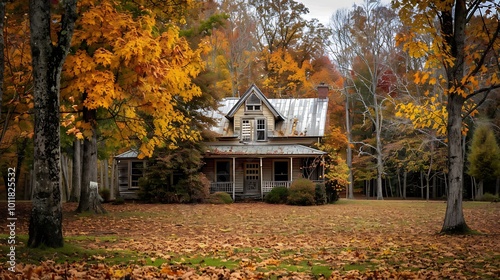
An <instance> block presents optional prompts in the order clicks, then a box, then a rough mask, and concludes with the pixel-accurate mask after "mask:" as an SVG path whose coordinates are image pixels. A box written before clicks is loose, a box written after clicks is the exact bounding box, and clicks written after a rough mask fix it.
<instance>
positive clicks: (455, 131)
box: [441, 94, 469, 233]
mask: <svg viewBox="0 0 500 280" xmlns="http://www.w3.org/2000/svg"><path fill="white" fill-rule="evenodd" d="M463 103H464V99H463V97H461V96H459V95H456V94H452V95H449V96H448V104H447V106H446V107H447V110H448V199H447V205H446V214H445V218H444V224H443V228H442V229H441V232H443V233H465V232H467V231H468V230H469V227H468V226H467V224H466V223H465V218H464V214H463V208H462V196H463V169H464V166H463V165H464V162H463V156H462V116H461V113H462V105H463Z"/></svg>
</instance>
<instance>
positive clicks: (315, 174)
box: [202, 145, 325, 199]
mask: <svg viewBox="0 0 500 280" xmlns="http://www.w3.org/2000/svg"><path fill="white" fill-rule="evenodd" d="M324 155H325V152H322V151H319V150H316V149H313V148H310V147H306V146H303V145H252V146H250V145H217V146H209V149H208V151H207V153H206V155H205V165H204V166H203V168H202V172H203V173H204V174H205V175H206V176H207V178H208V179H209V180H210V191H211V192H227V193H229V194H231V195H232V197H233V199H236V198H263V197H264V196H265V195H266V194H267V193H268V192H270V191H271V190H272V189H273V188H275V187H287V188H288V187H290V185H291V184H292V182H293V181H294V180H296V179H298V178H308V179H310V180H312V181H317V182H322V181H323V178H324V165H323V164H322V162H323V158H324Z"/></svg>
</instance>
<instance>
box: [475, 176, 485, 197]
mask: <svg viewBox="0 0 500 280" xmlns="http://www.w3.org/2000/svg"><path fill="white" fill-rule="evenodd" d="M483 183H484V180H479V183H478V184H477V191H476V200H481V199H483V195H484V188H483V185H484V184H483Z"/></svg>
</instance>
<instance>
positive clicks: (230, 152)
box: [205, 145, 326, 157]
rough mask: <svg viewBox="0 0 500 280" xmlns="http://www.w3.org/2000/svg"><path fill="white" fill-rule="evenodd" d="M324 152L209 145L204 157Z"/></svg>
mask: <svg viewBox="0 0 500 280" xmlns="http://www.w3.org/2000/svg"><path fill="white" fill-rule="evenodd" d="M325 154H326V152H323V151H320V150H317V149H314V148H310V147H307V146H303V145H209V146H208V149H207V152H206V154H205V156H206V157H220V156H235V157H237V156H239V157H242V156H244V157H248V156H254V157H259V156H263V157H270V156H295V157H306V156H321V155H325Z"/></svg>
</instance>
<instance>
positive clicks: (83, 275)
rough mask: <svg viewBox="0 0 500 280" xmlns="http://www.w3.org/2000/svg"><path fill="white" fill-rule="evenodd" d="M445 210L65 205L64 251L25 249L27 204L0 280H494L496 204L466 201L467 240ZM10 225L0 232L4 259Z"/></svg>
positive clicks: (359, 205)
mask: <svg viewBox="0 0 500 280" xmlns="http://www.w3.org/2000/svg"><path fill="white" fill-rule="evenodd" d="M445 206H446V204H445V202H442V201H439V202H437V201H432V202H425V201H388V200H386V201H374V200H354V201H348V200H340V201H339V202H337V203H336V204H332V205H324V206H312V207H297V206H288V205H270V204H265V203H235V204H230V205H210V204H197V205H178V204H174V205H172V204H167V205H165V204H137V203H127V204H125V205H110V204H105V208H106V209H107V210H108V212H109V213H108V214H106V215H101V216H98V215H89V214H75V213H74V212H73V211H74V209H76V204H70V203H66V204H64V236H65V247H64V248H61V249H28V248H26V247H25V246H24V244H23V243H26V241H27V233H28V220H29V210H30V204H29V203H26V202H24V203H23V202H17V205H16V213H17V218H18V220H17V228H16V239H17V245H16V261H17V262H18V264H17V266H16V274H13V273H11V272H9V271H7V267H8V265H7V263H6V262H4V261H2V264H1V265H2V267H3V270H2V268H0V278H2V279H30V278H31V279H38V278H42V279H182V278H184V279H198V278H200V279H205V278H210V277H211V278H213V279H277V278H280V279H321V278H326V279H327V278H332V279H349V278H351V279H384V278H391V279H393V278H400V279H416V278H426V279H442V278H448V279H462V278H463V279H498V278H499V277H500V244H499V242H498V241H499V239H500V204H499V203H486V202H465V203H464V213H465V216H466V221H467V222H468V225H469V226H470V227H471V228H472V229H473V230H474V231H475V232H474V233H473V234H471V235H466V236H462V235H458V236H445V235H440V234H439V230H440V229H441V225H442V221H443V217H444V211H445ZM0 211H1V212H2V213H6V211H7V210H6V205H5V203H4V202H2V204H1V206H0ZM2 216H3V215H2ZM7 230H8V229H7V228H6V227H5V226H2V227H1V230H0V245H1V247H2V256H1V258H2V259H4V258H5V256H6V254H7V253H6V252H7V251H8V247H7V237H8V231H7ZM15 277H17V278H15ZM127 277H128V278H127Z"/></svg>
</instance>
